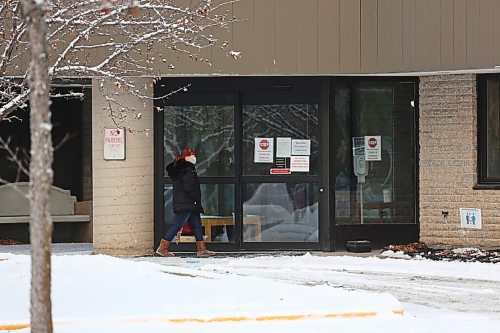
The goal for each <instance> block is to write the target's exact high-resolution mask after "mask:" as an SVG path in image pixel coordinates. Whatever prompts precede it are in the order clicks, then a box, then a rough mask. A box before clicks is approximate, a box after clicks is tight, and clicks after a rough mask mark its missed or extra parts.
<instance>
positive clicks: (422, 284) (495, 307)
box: [0, 244, 500, 333]
mask: <svg viewBox="0 0 500 333" xmlns="http://www.w3.org/2000/svg"><path fill="white" fill-rule="evenodd" d="M54 253H55V255H54V256H53V273H52V275H53V290H52V300H53V318H54V325H55V332H56V333H67V332H79V333H86V332H93V333H94V332H106V333H108V332H123V333H127V332H167V331H168V332H200V331H203V332H229V331H234V332H255V331H257V330H258V331H261V332H333V331H335V332H389V333H391V332H394V333H396V332H398V333H399V332H405V333H413V332H415V333H416V332H419V333H421V332H445V331H452V332H453V333H460V332H472V331H476V332H479V331H485V332H500V264H487V263H462V262H436V261H430V260H405V259H393V258H386V259H383V258H379V257H375V256H373V257H356V256H339V255H332V256H325V255H314V254H312V255H311V254H305V255H299V256H297V255H287V256H283V255H258V256H240V257H215V258H207V259H196V258H186V257H175V258H158V257H144V258H114V257H109V256H103V255H90V253H91V251H90V249H89V248H88V247H86V245H62V244H57V245H55V246H54ZM29 265H30V258H29V249H28V247H27V246H0V297H1V300H0V332H2V331H1V329H2V328H3V329H4V331H7V330H5V329H7V328H10V329H13V328H19V329H16V330H12V332H29V328H26V327H25V328H22V327H24V325H26V324H27V323H29V285H30V272H29ZM402 309H403V310H404V314H403V315H401V314H399V313H400V310H402ZM9 325H20V326H18V327H15V326H9Z"/></svg>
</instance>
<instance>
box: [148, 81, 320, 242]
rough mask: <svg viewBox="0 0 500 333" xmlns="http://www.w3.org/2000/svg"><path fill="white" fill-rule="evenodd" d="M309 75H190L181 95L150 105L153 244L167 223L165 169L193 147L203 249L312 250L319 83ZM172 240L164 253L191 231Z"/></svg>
mask: <svg viewBox="0 0 500 333" xmlns="http://www.w3.org/2000/svg"><path fill="white" fill-rule="evenodd" d="M280 80H281V81H282V82H285V83H286V84H283V85H281V84H277V83H276V82H277V81H280ZM281 81H280V82H281ZM169 82H170V84H171V85H177V84H182V82H185V81H179V82H177V81H175V80H170V81H169ZM214 82H217V86H215V85H214ZM311 82H313V83H315V84H316V85H317V84H318V80H313V79H310V78H309V79H297V78H293V79H289V78H281V79H265V80H264V79H262V80H255V79H241V78H239V79H222V78H221V79H217V80H215V79H212V80H208V79H205V80H204V79H199V80H196V79H190V80H189V84H192V86H191V87H190V90H189V91H188V92H187V93H179V94H176V95H175V96H173V97H172V98H171V99H169V100H167V101H162V103H161V104H160V103H158V104H157V105H161V109H162V112H161V113H159V114H158V116H157V120H158V121H157V127H156V131H155V134H156V139H155V140H156V142H157V143H158V142H161V150H159V149H157V163H156V165H157V171H156V174H158V175H159V177H157V184H160V185H159V189H158V188H157V192H156V198H157V202H158V201H159V202H161V204H160V205H159V204H157V205H156V210H155V211H156V212H157V213H156V214H157V216H156V221H157V222H156V224H155V225H156V230H155V237H156V241H157V242H159V239H160V238H161V236H162V235H163V234H164V232H165V230H166V229H167V228H168V227H169V226H170V225H172V221H173V212H172V194H173V193H172V192H173V189H172V182H171V180H170V178H169V177H168V175H167V174H166V172H165V167H166V165H168V164H169V163H170V162H172V161H173V158H174V157H175V154H177V153H178V152H179V151H180V150H181V149H182V148H185V147H189V148H192V149H194V150H195V151H196V152H197V153H198V154H197V164H196V168H197V172H198V176H199V178H200V182H201V189H202V204H203V207H204V210H205V213H204V214H203V215H202V223H203V229H204V235H205V238H206V241H207V243H211V244H210V245H211V249H214V250H216V251H224V250H240V249H247V250H251V249H263V250H265V249H298V248H300V249H311V250H314V249H319V248H320V246H319V244H320V239H321V238H320V230H319V229H320V228H319V225H320V223H319V206H320V204H319V201H320V152H319V151H320V148H319V147H320V145H319V141H320V138H319V123H320V122H319V102H318V101H319V89H318V87H317V86H314V87H313V85H312V84H311ZM174 89H175V88H174ZM158 124H159V125H158ZM159 159H161V162H158V160H159ZM158 199H159V200H158ZM188 229H189V228H188ZM180 241H181V242H180V244H179V245H178V246H177V247H175V245H174V247H173V248H172V250H173V251H176V250H181V251H183V250H186V251H187V250H192V246H193V245H192V244H189V243H190V242H193V241H194V237H193V236H192V235H190V234H189V233H188V232H183V235H182V237H181V239H180Z"/></svg>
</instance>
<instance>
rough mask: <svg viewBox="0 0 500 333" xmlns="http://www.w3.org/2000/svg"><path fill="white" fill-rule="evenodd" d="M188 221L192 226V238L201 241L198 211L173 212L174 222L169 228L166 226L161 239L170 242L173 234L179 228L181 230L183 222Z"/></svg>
mask: <svg viewBox="0 0 500 333" xmlns="http://www.w3.org/2000/svg"><path fill="white" fill-rule="evenodd" d="M188 221H189V223H191V225H192V226H193V231H194V238H195V239H196V241H202V240H203V231H202V229H201V218H200V213H196V212H189V211H188V212H180V213H174V224H173V225H171V226H170V228H168V230H167V232H166V233H165V237H163V239H164V240H167V241H169V242H171V241H172V240H173V239H174V237H175V235H176V234H177V233H178V232H179V230H181V228H182V227H183V226H184V224H186V223H187V222H188Z"/></svg>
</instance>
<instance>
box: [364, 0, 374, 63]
mask: <svg viewBox="0 0 500 333" xmlns="http://www.w3.org/2000/svg"><path fill="white" fill-rule="evenodd" d="M377 22H378V16H377V0H365V1H362V2H361V70H362V71H363V72H374V71H376V70H377V53H378V49H377V41H378V35H377V34H378V27H377Z"/></svg>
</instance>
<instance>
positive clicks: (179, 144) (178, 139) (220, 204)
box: [162, 94, 236, 244]
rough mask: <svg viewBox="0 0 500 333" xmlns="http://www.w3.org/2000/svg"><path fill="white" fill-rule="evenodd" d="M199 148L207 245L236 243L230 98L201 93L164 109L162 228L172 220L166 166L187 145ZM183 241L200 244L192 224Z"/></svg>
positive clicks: (233, 140) (169, 185)
mask: <svg viewBox="0 0 500 333" xmlns="http://www.w3.org/2000/svg"><path fill="white" fill-rule="evenodd" d="M186 147H188V148H191V149H194V150H195V151H196V152H197V163H196V170H197V173H198V176H199V179H200V182H201V192H202V205H203V208H204V210H205V212H204V214H202V224H203V230H204V235H205V240H206V242H208V243H233V242H234V241H235V224H236V223H235V215H236V214H235V212H236V211H235V200H236V196H235V193H236V172H235V149H234V147H235V106H234V99H233V98H231V96H225V97H224V96H222V97H220V98H214V97H213V96H209V95H204V94H196V95H192V94H191V95H190V96H189V98H188V99H185V98H182V97H180V98H176V100H175V105H166V106H165V107H164V109H163V156H162V158H163V177H162V180H163V183H164V185H163V203H164V206H163V207H162V208H163V226H164V229H163V230H166V229H168V228H169V227H170V226H171V225H172V223H173V221H174V218H173V211H172V194H173V187H172V184H171V180H170V178H169V177H168V174H167V173H166V171H165V167H166V166H167V165H168V164H169V163H171V162H172V161H173V160H174V157H175V155H176V154H178V153H179V152H180V151H181V149H183V148H186ZM179 240H180V243H181V244H184V243H185V244H188V243H193V242H195V239H194V234H193V230H192V228H190V226H189V225H188V226H186V227H184V228H183V230H182V234H181V236H180V239H179Z"/></svg>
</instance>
